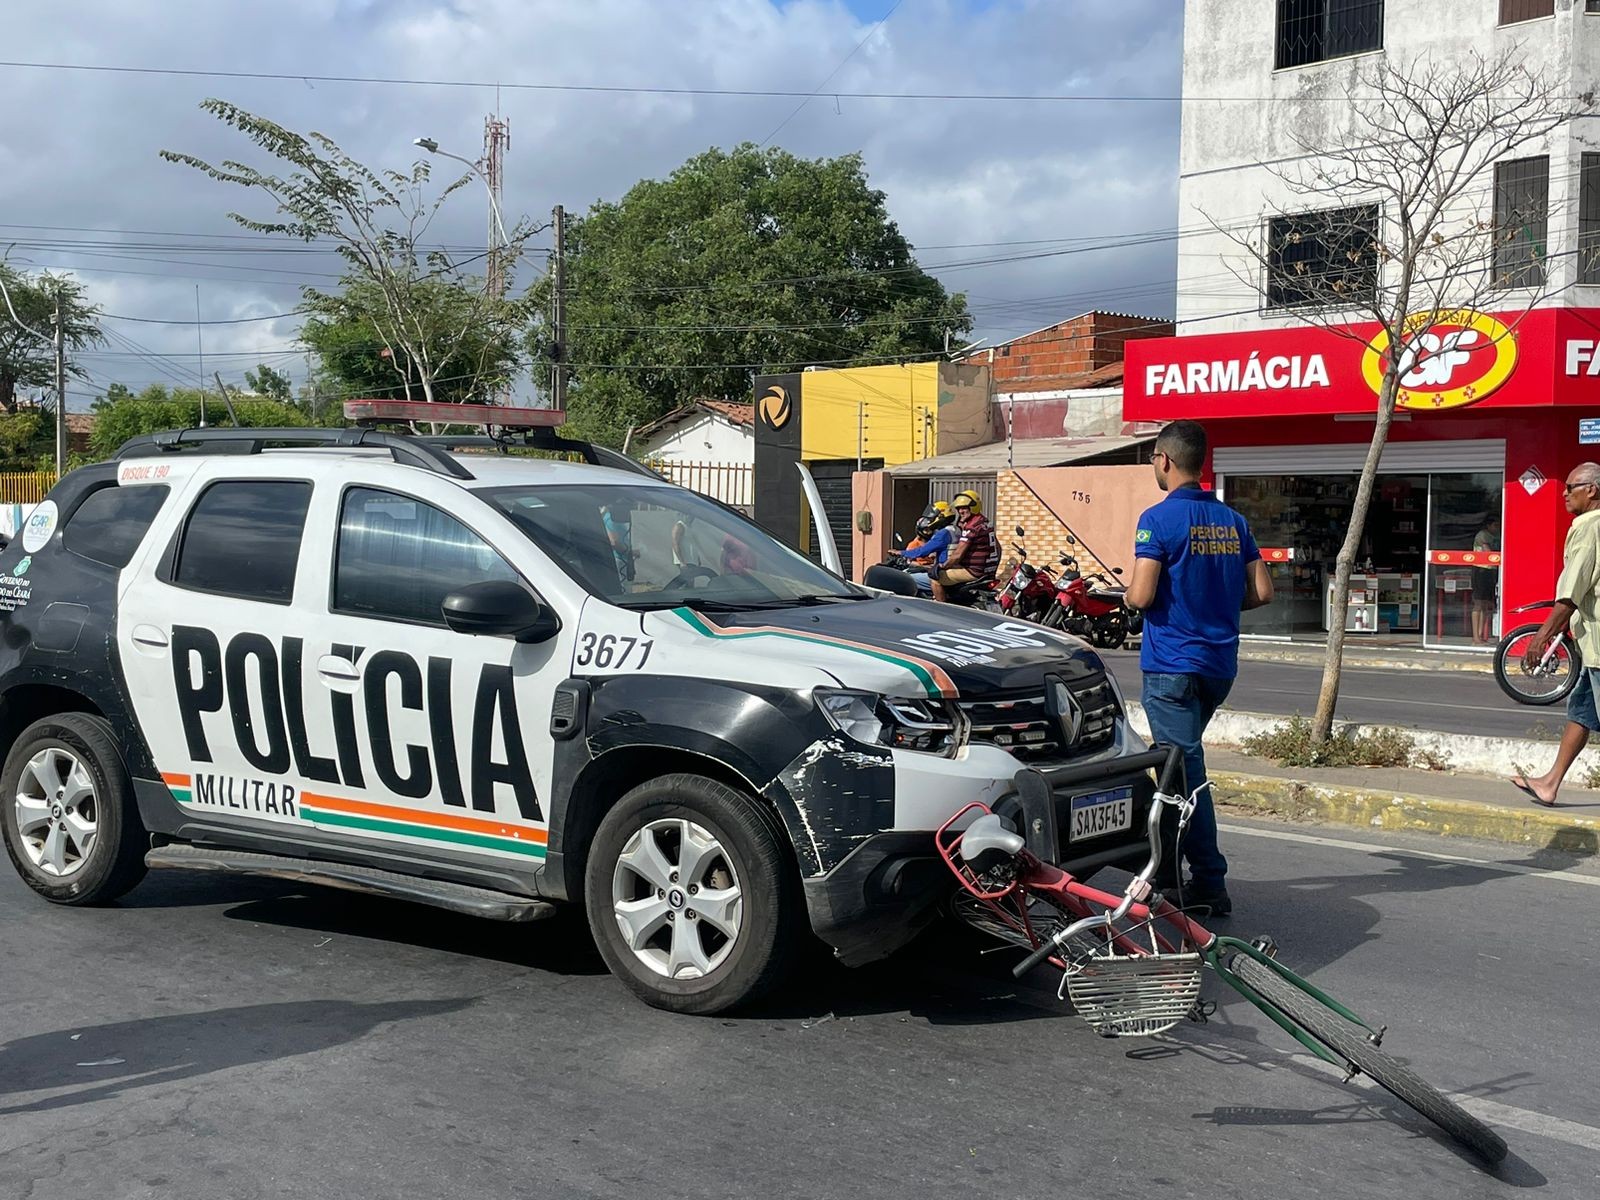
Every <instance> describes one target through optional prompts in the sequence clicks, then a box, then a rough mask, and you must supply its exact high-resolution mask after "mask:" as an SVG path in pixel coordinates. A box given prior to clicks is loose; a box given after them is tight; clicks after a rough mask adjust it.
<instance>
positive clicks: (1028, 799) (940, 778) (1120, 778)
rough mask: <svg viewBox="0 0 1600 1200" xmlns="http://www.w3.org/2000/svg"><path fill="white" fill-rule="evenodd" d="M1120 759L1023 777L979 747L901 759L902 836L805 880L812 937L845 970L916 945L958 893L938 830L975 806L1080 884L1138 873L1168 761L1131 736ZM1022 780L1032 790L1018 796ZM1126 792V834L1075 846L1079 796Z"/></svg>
mask: <svg viewBox="0 0 1600 1200" xmlns="http://www.w3.org/2000/svg"><path fill="white" fill-rule="evenodd" d="M1118 750H1119V753H1115V754H1112V755H1108V756H1106V757H1104V758H1100V759H1096V760H1093V761H1089V762H1085V763H1074V764H1070V765H1067V766H1062V767H1057V768H1055V769H1052V770H1050V771H1049V772H1047V776H1041V775H1039V774H1038V773H1036V772H1030V771H1026V770H1023V769H1022V766H1021V764H1020V763H1018V761H1017V760H1016V759H1015V758H1013V757H1012V756H1011V755H1010V754H1008V753H1006V752H1005V751H1003V750H999V749H997V748H994V747H973V748H972V749H971V751H970V752H969V753H968V754H967V755H965V756H964V757H963V758H961V759H958V760H950V759H939V758H935V757H934V756H932V755H927V754H911V753H905V752H900V751H897V752H895V754H894V789H895V790H894V794H895V797H896V802H895V821H894V825H895V828H892V829H884V830H882V831H880V832H876V833H873V834H870V835H867V836H864V837H861V838H860V839H859V840H857V841H856V842H855V843H854V844H853V846H852V847H851V849H850V850H849V852H848V853H847V854H846V855H845V856H844V857H843V858H841V859H840V860H839V861H838V862H837V863H836V864H835V865H832V866H831V868H830V869H827V870H825V871H823V872H820V873H816V874H811V875H809V876H808V877H806V878H805V879H804V881H803V886H804V889H805V897H806V906H807V909H808V910H809V913H810V918H811V927H812V929H813V930H814V931H815V932H816V934H817V936H818V937H819V938H821V939H822V940H823V941H824V942H826V943H828V944H829V945H830V946H832V947H833V948H834V951H835V953H836V954H837V956H838V958H839V960H840V961H841V962H843V963H844V964H845V965H847V966H858V965H860V964H862V963H867V962H872V961H874V960H875V959H879V958H883V957H886V956H887V955H889V954H892V953H893V952H894V951H895V950H898V949H899V948H900V947H902V946H904V945H905V944H906V943H907V942H909V941H911V939H912V938H914V937H915V936H916V934H917V932H918V931H919V930H920V929H921V928H922V927H923V926H925V925H926V924H927V923H928V922H929V921H931V920H932V919H933V918H934V916H936V915H937V913H938V911H939V908H940V905H941V903H942V902H943V901H944V900H945V898H946V897H948V896H949V894H950V893H951V891H952V890H953V889H954V887H955V880H954V878H953V877H952V876H951V874H950V872H949V869H948V868H947V867H946V866H945V865H944V863H943V862H942V861H941V860H940V858H939V856H938V853H937V851H936V849H935V847H934V840H933V830H935V829H937V828H938V826H939V825H941V824H943V823H944V821H945V820H947V819H948V818H949V816H950V815H951V814H952V813H955V812H959V811H960V810H961V809H962V808H964V807H965V806H966V805H967V804H969V803H970V802H972V801H974V800H981V801H983V802H984V803H986V804H987V805H989V807H990V808H992V809H995V810H997V811H999V812H1001V813H1005V814H1007V815H1009V816H1010V817H1011V818H1012V819H1013V820H1014V821H1015V823H1016V824H1017V827H1018V828H1019V829H1023V830H1025V836H1027V838H1028V844H1029V848H1030V849H1031V850H1032V851H1033V852H1034V853H1035V854H1036V855H1038V856H1039V857H1040V858H1042V859H1044V860H1045V861H1047V862H1052V863H1055V864H1057V865H1059V866H1060V867H1061V868H1062V869H1063V870H1066V871H1069V872H1071V873H1072V874H1073V875H1075V876H1078V877H1079V878H1088V877H1089V876H1091V875H1093V874H1094V873H1095V872H1096V871H1099V870H1100V869H1102V868H1104V867H1137V866H1138V865H1139V864H1140V863H1142V862H1143V861H1144V859H1145V856H1146V854H1147V853H1148V844H1147V842H1146V840H1145V835H1144V829H1145V819H1146V814H1147V813H1148V811H1149V805H1150V799H1151V796H1152V794H1153V793H1154V790H1155V787H1154V782H1153V780H1152V779H1151V776H1150V770H1151V768H1152V767H1153V766H1155V765H1157V760H1158V758H1163V756H1160V755H1152V753H1151V752H1149V751H1145V750H1144V749H1143V747H1142V746H1141V745H1140V744H1139V743H1138V741H1137V739H1136V738H1133V737H1132V736H1131V735H1129V736H1128V737H1126V738H1125V739H1119V743H1118ZM1019 771H1020V773H1021V776H1022V777H1027V778H1028V779H1029V780H1030V781H1031V782H1032V784H1033V786H1031V787H1024V788H1021V789H1019V787H1018V780H1019ZM1120 787H1127V788H1130V789H1131V790H1132V793H1133V801H1134V802H1133V806H1132V809H1133V811H1132V814H1131V817H1132V819H1131V822H1130V826H1129V828H1128V829H1126V830H1119V831H1117V832H1115V833H1111V834H1107V835H1104V836H1102V837H1096V838H1088V839H1085V840H1082V841H1078V842H1073V841H1071V840H1070V839H1069V838H1068V836H1067V833H1066V830H1067V820H1066V814H1067V813H1069V812H1070V806H1071V799H1072V797H1073V796H1075V795H1081V794H1082V793H1084V792H1085V791H1097V790H1106V789H1111V788H1120ZM907 826H910V828H908V827H907Z"/></svg>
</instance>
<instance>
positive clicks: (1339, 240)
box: [1266, 204, 1378, 308]
mask: <svg viewBox="0 0 1600 1200" xmlns="http://www.w3.org/2000/svg"><path fill="white" fill-rule="evenodd" d="M1377 284H1378V206H1377V205H1376V204H1363V205H1358V206H1356V207H1354V208H1327V209H1321V210H1319V211H1317V212H1308V213H1296V214H1294V215H1293V216H1284V217H1273V218H1272V219H1271V220H1269V221H1268V222H1267V287H1266V293H1267V307H1268V308H1301V307H1304V306H1306V305H1315V306H1318V307H1337V306H1338V305H1339V303H1340V302H1341V301H1342V300H1344V299H1346V298H1348V299H1349V300H1350V301H1351V302H1355V301H1357V300H1361V299H1366V298H1370V297H1371V296H1372V293H1373V290H1374V289H1375V288H1376V287H1377Z"/></svg>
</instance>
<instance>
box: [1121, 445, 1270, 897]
mask: <svg viewBox="0 0 1600 1200" xmlns="http://www.w3.org/2000/svg"><path fill="white" fill-rule="evenodd" d="M1205 462H1206V434H1205V430H1204V429H1202V428H1201V426H1200V425H1199V424H1198V423H1197V422H1195V421H1174V422H1173V423H1172V424H1170V425H1168V426H1167V427H1166V428H1165V429H1163V430H1162V431H1161V435H1160V436H1159V437H1158V438H1156V444H1155V448H1154V452H1153V454H1152V465H1153V467H1154V469H1155V474H1156V485H1157V486H1158V487H1159V488H1160V489H1161V490H1162V491H1163V492H1165V493H1167V495H1166V498H1165V499H1164V500H1162V501H1161V503H1160V504H1157V505H1155V506H1154V507H1153V508H1149V509H1146V510H1145V512H1144V513H1143V515H1141V516H1140V518H1139V524H1138V529H1137V532H1136V533H1135V535H1134V564H1133V579H1132V580H1131V581H1130V582H1129V584H1128V591H1127V596H1126V599H1127V603H1128V604H1129V605H1131V606H1132V607H1134V608H1137V609H1141V610H1143V612H1144V646H1143V648H1142V650H1141V651H1140V667H1141V668H1142V669H1143V671H1144V693H1143V700H1144V711H1145V715H1146V717H1147V718H1148V720H1149V722H1150V736H1151V738H1152V739H1153V740H1154V741H1156V742H1157V743H1161V744H1164V745H1177V746H1181V747H1182V748H1183V766H1184V775H1185V779H1186V781H1187V786H1188V788H1189V790H1190V791H1191V792H1194V791H1195V790H1196V789H1199V792H1198V798H1197V803H1196V805H1195V810H1194V816H1193V818H1192V819H1191V821H1190V824H1189V829H1188V832H1187V833H1186V834H1185V835H1184V839H1183V845H1182V848H1181V849H1182V854H1183V857H1184V858H1185V859H1186V860H1187V861H1188V863H1189V876H1190V881H1189V883H1188V884H1186V885H1185V886H1184V887H1183V889H1182V901H1183V904H1184V905H1185V906H1186V907H1189V908H1201V907H1204V908H1208V909H1209V910H1210V911H1211V914H1212V915H1213V916H1218V917H1225V916H1227V915H1228V914H1229V913H1230V912H1231V911H1232V910H1233V901H1232V900H1231V899H1230V898H1229V896H1228V890H1227V884H1226V878H1227V873H1228V862H1227V859H1225V858H1224V857H1223V856H1222V851H1221V850H1220V849H1219V848H1218V846H1217V817H1216V810H1215V808H1214V807H1213V804H1212V798H1211V793H1210V789H1209V788H1206V787H1204V786H1203V785H1204V784H1205V782H1206V760H1205V753H1204V750H1203V747H1202V741H1203V739H1204V737H1205V731H1206V726H1207V725H1208V724H1209V723H1210V721H1211V718H1212V716H1213V715H1214V714H1215V713H1216V711H1217V708H1218V707H1219V706H1220V705H1221V704H1222V702H1223V701H1224V700H1225V699H1227V697H1228V692H1229V690H1230V689H1231V688H1232V687H1233V681H1234V677H1235V676H1236V675H1237V674H1238V670H1239V614H1240V613H1241V612H1243V611H1244V610H1245V609H1250V608H1259V607H1260V606H1261V605H1263V604H1268V603H1270V602H1271V600H1272V577H1271V575H1269V574H1268V573H1267V564H1266V563H1265V562H1263V561H1262V558H1261V552H1260V551H1259V550H1258V549H1257V548H1256V542H1255V538H1254V537H1253V536H1252V535H1251V533H1250V526H1249V524H1248V523H1247V522H1246V521H1245V519H1244V518H1243V517H1242V516H1240V515H1239V514H1238V513H1236V512H1234V511H1233V509H1231V508H1229V507H1228V506H1227V505H1226V504H1224V503H1222V501H1221V500H1219V499H1218V498H1217V495H1216V493H1215V492H1212V491H1208V490H1207V489H1205V488H1204V487H1202V486H1201V484H1200V476H1201V473H1202V471H1203V470H1204V469H1205ZM1180 869H1181V864H1180V863H1179V862H1178V861H1177V859H1176V855H1174V856H1172V857H1171V858H1170V859H1169V860H1168V861H1167V862H1164V863H1163V864H1162V870H1163V876H1164V877H1163V878H1160V879H1158V880H1157V882H1158V883H1159V884H1161V885H1162V886H1163V887H1165V888H1168V889H1174V888H1175V887H1176V884H1177V882H1178V871H1179V870H1180ZM1170 894H1171V892H1170V891H1169V895H1170Z"/></svg>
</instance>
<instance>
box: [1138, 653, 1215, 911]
mask: <svg viewBox="0 0 1600 1200" xmlns="http://www.w3.org/2000/svg"><path fill="white" fill-rule="evenodd" d="M1232 689H1233V680H1231V679H1221V678H1217V677H1215V676H1211V675H1155V674H1146V675H1145V677H1144V696H1143V699H1144V712H1145V717H1146V719H1147V720H1148V721H1149V722H1150V737H1151V739H1152V740H1153V741H1156V742H1161V743H1164V744H1166V745H1175V746H1181V747H1182V748H1183V773H1184V786H1185V787H1186V788H1187V789H1188V790H1189V791H1190V792H1191V793H1192V792H1193V791H1194V790H1195V788H1197V787H1199V786H1200V785H1201V784H1202V783H1204V782H1205V781H1206V756H1205V749H1204V747H1203V746H1202V745H1201V739H1202V738H1203V737H1205V732H1206V726H1207V725H1209V724H1210V723H1211V717H1212V714H1214V713H1215V712H1216V711H1217V709H1218V707H1219V706H1220V705H1221V704H1222V702H1223V701H1224V700H1226V699H1227V698H1228V693H1229V691H1231V690H1232ZM1183 857H1184V858H1185V859H1187V860H1188V863H1189V876H1190V878H1191V879H1193V880H1194V884H1195V886H1196V887H1197V888H1200V889H1202V890H1204V891H1220V890H1221V889H1222V886H1223V879H1224V877H1225V876H1226V875H1227V873H1228V860H1227V859H1225V858H1223V857H1222V851H1221V850H1219V849H1218V848H1217V810H1216V808H1215V807H1214V806H1213V805H1212V803H1211V790H1210V789H1209V788H1207V789H1206V790H1205V791H1204V792H1202V793H1201V794H1200V797H1199V800H1198V802H1197V803H1196V804H1195V807H1194V817H1193V818H1192V819H1191V820H1190V822H1189V831H1188V832H1187V833H1186V834H1184V836H1183ZM1178 865H1179V864H1178V863H1177V862H1172V863H1171V864H1170V866H1171V869H1172V870H1173V871H1177V869H1178ZM1162 873H1163V874H1165V873H1166V872H1165V871H1163V872H1162Z"/></svg>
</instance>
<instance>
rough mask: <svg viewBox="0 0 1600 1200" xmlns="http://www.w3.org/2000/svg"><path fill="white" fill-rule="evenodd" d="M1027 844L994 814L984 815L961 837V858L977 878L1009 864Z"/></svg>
mask: <svg viewBox="0 0 1600 1200" xmlns="http://www.w3.org/2000/svg"><path fill="white" fill-rule="evenodd" d="M1025 845H1027V843H1026V842H1025V841H1024V840H1023V837H1022V835H1021V834H1020V833H1016V832H1014V831H1013V830H1011V829H1009V828H1008V827H1007V826H1006V823H1005V821H1004V820H1002V819H1001V818H1000V817H999V816H998V815H996V814H995V813H985V814H984V815H983V816H981V817H979V818H978V819H977V820H976V821H974V822H973V823H972V824H971V825H969V826H968V827H967V831H966V832H965V833H963V834H962V835H961V857H962V859H963V860H964V861H965V862H966V863H967V864H968V865H969V866H970V867H971V868H972V869H973V870H974V871H975V872H977V873H978V874H979V875H982V874H983V873H984V872H985V871H990V870H993V869H994V868H995V867H998V866H1000V865H1001V864H1002V863H1006V862H1009V861H1010V860H1011V859H1013V858H1015V857H1016V856H1017V855H1019V854H1021V853H1022V848H1023V847H1024V846H1025Z"/></svg>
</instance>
